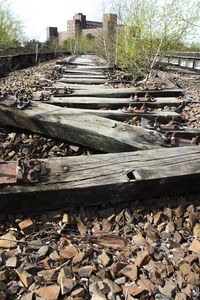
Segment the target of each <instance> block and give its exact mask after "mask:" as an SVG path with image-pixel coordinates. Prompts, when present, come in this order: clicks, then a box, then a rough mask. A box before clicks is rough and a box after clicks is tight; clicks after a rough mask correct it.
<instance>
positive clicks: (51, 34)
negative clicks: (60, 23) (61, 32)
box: [47, 27, 58, 42]
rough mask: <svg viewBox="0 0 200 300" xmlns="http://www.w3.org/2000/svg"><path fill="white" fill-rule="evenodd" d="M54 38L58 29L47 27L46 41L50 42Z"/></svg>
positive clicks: (56, 36)
mask: <svg viewBox="0 0 200 300" xmlns="http://www.w3.org/2000/svg"><path fill="white" fill-rule="evenodd" d="M55 38H58V28H57V27H47V41H49V42H51V41H52V40H53V39H55Z"/></svg>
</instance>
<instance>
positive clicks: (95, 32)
mask: <svg viewBox="0 0 200 300" xmlns="http://www.w3.org/2000/svg"><path fill="white" fill-rule="evenodd" d="M82 34H83V36H86V35H87V34H91V35H92V36H94V37H98V36H100V35H101V34H102V28H89V29H83V30H82Z"/></svg>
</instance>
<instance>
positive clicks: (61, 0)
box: [10, 0, 105, 41]
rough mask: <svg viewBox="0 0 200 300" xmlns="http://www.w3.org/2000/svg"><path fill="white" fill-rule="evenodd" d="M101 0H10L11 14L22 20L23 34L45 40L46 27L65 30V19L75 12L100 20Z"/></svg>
mask: <svg viewBox="0 0 200 300" xmlns="http://www.w3.org/2000/svg"><path fill="white" fill-rule="evenodd" d="M103 2H104V1H103V0H10V6H11V8H12V12H13V14H14V15H15V16H16V17H17V18H18V19H20V20H21V21H22V23H23V25H24V27H23V32H24V36H25V37H26V38H28V39H37V40H39V41H45V40H46V27H49V26H53V27H54V26H55V27H58V30H59V31H66V30H67V20H71V19H72V18H73V15H74V14H75V13H77V12H80V13H83V14H86V15H87V19H88V20H91V21H101V19H102V15H103V12H105V7H104V5H103Z"/></svg>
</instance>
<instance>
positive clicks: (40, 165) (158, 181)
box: [0, 56, 200, 211]
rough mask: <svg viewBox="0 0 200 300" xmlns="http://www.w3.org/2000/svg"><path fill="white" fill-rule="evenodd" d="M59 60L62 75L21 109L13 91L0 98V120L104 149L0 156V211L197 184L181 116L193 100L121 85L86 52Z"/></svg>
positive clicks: (192, 141) (193, 133)
mask: <svg viewBox="0 0 200 300" xmlns="http://www.w3.org/2000/svg"><path fill="white" fill-rule="evenodd" d="M58 66H59V69H58V71H59V72H60V74H62V77H60V79H59V80H57V81H56V82H54V84H53V85H51V86H48V85H43V86H42V87H41V88H40V91H38V92H35V93H34V94H33V96H32V100H31V103H28V104H27V105H25V106H24V107H23V108H22V109H19V107H18V106H16V105H15V103H14V104H13V102H12V101H14V102H15V100H16V99H14V98H13V97H9V96H8V97H7V98H5V99H4V98H3V99H2V100H1V101H2V104H3V105H1V106H0V124H1V125H3V126H5V125H10V126H13V127H17V128H22V129H28V130H29V131H31V132H36V133H39V134H43V135H45V136H49V137H53V138H59V139H62V140H64V141H68V142H74V143H75V144H78V145H83V146H85V147H89V148H92V149H96V150H98V151H100V152H101V153H106V152H110V154H101V155H91V156H89V157H76V158H74V157H71V158H70V157H69V158H57V159H53V160H52V161H51V159H50V160H49V159H42V160H32V161H29V162H27V161H26V160H24V159H23V158H22V159H20V160H18V161H17V162H16V161H9V162H1V163H0V172H1V178H0V179H1V180H0V195H1V201H0V208H1V209H3V210H6V209H7V210H9V208H10V207H12V209H13V208H14V209H15V210H20V211H22V210H24V209H26V208H27V207H28V209H30V207H31V209H33V210H41V209H45V207H47V208H48V209H49V208H56V207H61V206H66V205H69V204H70V205H80V203H81V202H82V201H84V203H85V204H87V205H93V204H94V203H95V204H98V203H102V197H103V199H105V198H106V195H108V197H107V200H106V201H108V202H118V201H124V200H127V199H128V198H129V199H130V198H131V197H133V196H134V197H137V199H143V198H148V197H152V196H158V195H162V194H163V193H165V194H166V193H168V192H169V191H170V190H171V189H172V188H173V190H174V188H176V193H180V192H185V191H186V190H187V189H188V184H190V189H191V190H194V191H198V190H199V185H198V182H199V177H200V169H199V167H198V165H199V162H200V161H199V147H197V145H198V143H199V141H198V139H199V134H200V132H199V131H198V130H192V129H191V128H188V127H187V120H184V119H183V118H182V115H181V113H182V111H183V110H184V108H185V107H186V106H188V105H190V103H192V101H191V100H189V99H187V96H185V95H184V91H183V90H181V89H177V88H173V89H172V88H171V89H160V88H159V86H157V87H155V86H154V87H152V88H149V89H148V90H142V89H140V88H138V87H126V85H127V84H128V85H129V86H131V83H132V79H131V78H129V79H128V78H126V79H124V78H123V76H122V77H121V78H119V77H116V75H115V73H114V71H113V70H112V69H110V68H109V66H107V65H105V62H104V63H103V62H101V64H97V63H96V62H95V61H94V60H93V58H91V57H86V56H81V57H78V58H75V59H74V60H73V61H72V59H71V58H70V59H65V60H63V61H59V62H58ZM22 100H23V99H22ZM22 102H23V101H22ZM136 150H140V151H138V152H133V151H136ZM141 150H142V151H141ZM186 162H188V166H187V168H186V164H185V163H186ZM174 166H176V167H175V168H174ZM183 182H184V183H185V184H184V185H183ZM186 183H187V184H186ZM144 188H146V189H147V188H148V189H150V191H151V192H149V193H146V192H144V193H142V192H141V190H142V189H144ZM44 195H45V196H44ZM55 195H57V196H56V197H57V199H58V200H57V201H54V199H55ZM34 199H37V201H35V200H34ZM64 199H65V200H64ZM94 199H95V201H94ZM47 202H48V206H47ZM8 203H9V204H10V205H11V206H10V205H8ZM20 203H21V204H20ZM25 203H26V205H24V204H25Z"/></svg>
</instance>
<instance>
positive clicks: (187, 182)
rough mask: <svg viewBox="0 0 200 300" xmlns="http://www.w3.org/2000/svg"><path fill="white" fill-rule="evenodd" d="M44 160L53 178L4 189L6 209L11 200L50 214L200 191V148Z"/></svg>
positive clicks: (1, 205) (1, 203) (0, 205)
mask: <svg viewBox="0 0 200 300" xmlns="http://www.w3.org/2000/svg"><path fill="white" fill-rule="evenodd" d="M42 161H43V163H45V164H46V166H47V169H48V174H47V175H45V176H43V177H41V182H40V183H35V184H28V185H27V184H24V185H16V184H13V185H10V186H5V187H1V188H0V195H1V197H0V198H1V200H0V208H1V209H5V208H6V201H8V202H9V203H13V207H15V205H16V203H17V202H15V201H18V206H16V207H15V209H18V207H19V206H21V205H22V204H23V205H24V204H25V203H26V205H27V204H28V205H29V204H30V206H31V208H33V209H36V210H40V209H44V207H45V206H46V209H49V208H54V207H56V206H57V207H58V205H60V206H61V207H64V206H66V205H95V204H102V203H104V204H105V203H110V202H111V203H116V202H119V201H125V200H128V199H129V200H131V199H148V198H149V197H152V196H157V195H165V194H170V193H172V192H173V194H176V193H181V192H184V191H185V190H187V189H188V188H190V191H193V190H195V191H199V190H200V186H199V184H198V182H199V178H200V168H199V165H200V149H199V147H197V146H192V147H182V148H170V149H157V150H147V151H137V152H129V153H116V154H100V155H92V156H80V157H68V158H62V159H57V158H56V159H49V160H42ZM130 174H131V175H132V176H131V175H130ZM174 189H175V190H174ZM17 199H18V200H17ZM20 199H21V200H20ZM31 199H35V202H34V201H33V202H31ZM8 202H7V203H8ZM38 205H39V206H38ZM24 209H30V207H24Z"/></svg>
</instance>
